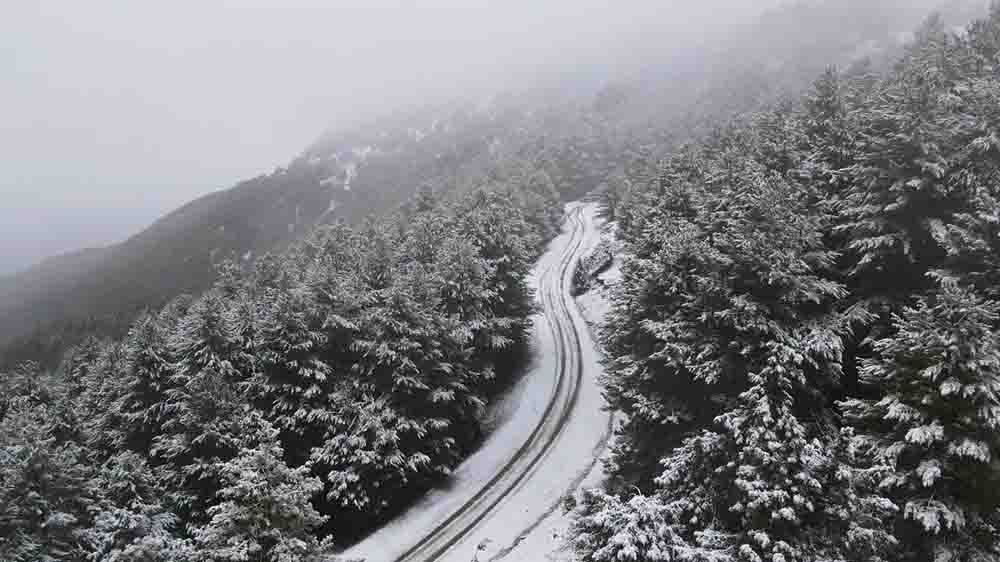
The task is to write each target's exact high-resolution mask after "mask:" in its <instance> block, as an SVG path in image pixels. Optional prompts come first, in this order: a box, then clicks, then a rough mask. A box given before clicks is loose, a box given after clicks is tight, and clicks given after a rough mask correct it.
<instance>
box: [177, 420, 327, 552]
mask: <svg viewBox="0 0 1000 562" xmlns="http://www.w3.org/2000/svg"><path fill="white" fill-rule="evenodd" d="M247 425H248V426H250V427H251V428H252V430H251V431H252V433H253V434H254V435H253V436H252V438H251V439H250V440H248V441H247V442H244V444H243V446H242V447H240V452H239V454H238V455H237V456H236V457H235V458H233V459H232V460H229V461H227V462H225V463H222V464H221V465H220V467H219V469H218V475H219V479H220V484H221V488H220V489H219V491H218V494H217V495H218V499H219V500H220V501H219V503H218V504H216V505H214V506H212V507H211V508H209V510H208V516H209V520H208V522H207V523H206V524H205V525H203V526H201V527H198V528H197V529H195V531H194V540H195V542H196V543H197V547H198V555H197V558H196V559H197V560H204V561H206V562H225V561H232V562H246V561H254V562H326V561H329V560H331V559H332V558H331V556H332V553H333V542H332V539H330V538H329V537H327V538H325V539H322V540H320V539H317V537H316V533H317V532H318V530H319V528H320V527H321V526H322V525H323V524H324V523H325V522H326V517H324V516H322V515H320V514H319V513H318V512H317V511H316V509H315V508H314V507H313V506H312V504H311V503H310V500H311V498H312V496H314V495H315V494H317V493H318V492H319V491H320V490H322V487H323V486H322V483H321V482H320V480H319V479H318V478H312V477H310V476H309V475H308V468H306V467H300V468H297V469H291V468H289V467H288V466H287V465H286V464H285V462H284V461H283V460H282V458H283V456H284V452H283V451H282V449H281V445H280V444H279V443H278V430H277V429H275V428H273V427H271V426H270V424H268V423H267V422H266V421H265V420H263V419H262V418H260V417H253V416H252V419H251V420H248V421H247Z"/></svg>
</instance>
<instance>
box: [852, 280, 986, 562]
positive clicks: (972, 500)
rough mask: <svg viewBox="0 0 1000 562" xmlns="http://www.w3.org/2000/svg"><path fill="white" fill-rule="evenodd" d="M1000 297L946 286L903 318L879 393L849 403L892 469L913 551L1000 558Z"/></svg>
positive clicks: (873, 365) (879, 362)
mask: <svg viewBox="0 0 1000 562" xmlns="http://www.w3.org/2000/svg"><path fill="white" fill-rule="evenodd" d="M998 314H1000V305H998V304H997V303H996V302H989V301H983V300H982V299H981V298H978V297H976V296H975V295H974V294H972V293H970V292H968V291H966V290H962V289H953V288H943V289H942V290H941V291H940V292H939V293H938V294H937V295H936V296H935V297H933V298H923V299H920V300H919V301H918V303H917V305H916V306H915V307H912V308H907V309H905V310H904V311H903V312H902V313H901V314H899V315H896V316H894V318H893V320H894V325H893V327H894V333H893V334H892V335H889V336H886V337H884V338H882V339H879V340H877V341H876V342H875V343H874V349H875V354H874V356H873V357H872V358H870V359H867V360H865V361H864V363H863V366H862V380H863V381H864V382H865V383H867V384H868V385H871V387H872V388H875V389H877V390H878V392H879V394H880V397H879V398H878V399H871V400H864V399H852V400H849V401H847V402H845V403H844V404H843V407H844V410H845V413H846V414H847V416H848V419H849V420H851V421H852V422H853V423H854V424H856V426H857V427H858V432H859V439H860V444H861V446H863V447H864V448H865V449H867V450H868V452H869V454H870V455H871V456H872V457H873V458H874V459H875V460H876V461H878V462H880V463H881V464H883V465H884V466H885V467H887V469H888V471H889V474H888V475H887V476H885V478H884V479H883V480H882V481H881V488H883V489H884V490H885V491H886V493H888V494H890V495H891V496H892V497H894V498H896V501H897V502H898V503H899V505H900V506H901V508H902V516H903V520H904V521H905V522H906V524H905V525H903V526H902V528H901V531H902V534H901V535H900V539H901V540H902V541H903V543H904V545H905V546H906V547H907V549H908V550H909V553H908V557H907V559H911V560H941V561H972V560H990V559H995V558H996V557H998V556H1000V526H998V525H1000V520H998V515H1000V493H998V490H1000V473H998V472H997V459H998V453H1000V439H998V430H1000V337H998V336H997V334H996V332H995V331H994V326H995V325H996V322H997V319H998Z"/></svg>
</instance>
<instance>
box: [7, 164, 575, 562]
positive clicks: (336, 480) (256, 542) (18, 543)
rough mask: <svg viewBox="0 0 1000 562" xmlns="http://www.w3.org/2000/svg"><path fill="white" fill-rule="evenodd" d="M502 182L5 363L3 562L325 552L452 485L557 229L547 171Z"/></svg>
mask: <svg viewBox="0 0 1000 562" xmlns="http://www.w3.org/2000/svg"><path fill="white" fill-rule="evenodd" d="M508 179H509V182H510V183H508V184H507V185H508V186H509V187H494V188H492V189H488V188H484V189H481V190H477V191H475V192H473V193H470V194H468V195H465V196H462V197H460V198H457V199H455V200H454V201H451V202H448V203H445V202H443V201H440V200H439V199H438V198H437V197H436V196H435V195H434V194H433V193H431V192H430V191H424V192H422V193H421V194H420V195H419V196H418V197H416V198H415V199H414V200H413V201H412V202H411V204H409V205H408V206H407V212H406V214H404V215H399V216H397V217H395V218H394V219H391V220H389V219H386V220H375V221H370V222H367V223H366V224H364V225H363V226H360V227H358V228H351V227H349V226H347V225H346V224H343V223H340V224H337V225H333V226H329V227H324V228H322V229H319V230H318V231H316V233H315V234H313V235H312V236H310V237H308V238H307V239H306V240H304V241H302V242H301V243H298V244H296V245H295V246H294V247H293V248H292V249H291V250H290V251H288V252H287V253H284V254H281V255H278V256H271V257H265V258H262V259H260V260H257V261H256V262H254V263H253V264H252V266H244V265H240V264H238V263H236V262H230V263H229V265H228V266H226V267H224V268H223V272H222V274H221V276H220V278H219V280H218V281H217V282H216V283H215V284H214V285H213V287H212V288H211V289H210V290H209V291H207V292H206V293H205V294H204V295H202V296H200V297H197V298H192V297H181V298H179V299H177V300H174V301H173V302H171V303H170V304H168V305H167V306H166V307H165V308H163V309H162V310H160V311H158V312H152V313H148V314H145V315H143V316H142V317H141V318H139V319H138V320H137V321H136V322H135V323H134V324H133V325H132V327H131V328H130V330H129V332H128V334H127V336H125V337H124V338H123V339H120V340H104V339H98V338H91V339H89V340H87V341H85V342H84V343H82V344H81V345H79V346H77V347H76V348H75V349H74V350H73V351H72V352H71V353H70V354H69V355H68V356H67V358H66V360H65V361H64V362H63V364H62V366H61V367H60V369H59V370H57V371H55V372H51V373H46V372H44V371H40V370H38V369H37V368H36V367H35V366H33V365H32V364H30V363H24V364H22V365H21V366H20V367H19V368H18V369H17V370H15V371H14V372H11V373H8V374H7V375H5V376H4V377H3V379H2V381H0V384H2V387H0V397H2V402H0V453H2V455H3V457H2V460H0V467H2V472H0V506H2V507H0V514H2V516H0V559H2V560H11V561H22V560H23V561H28V560H31V561H35V560H92V559H99V560H165V561H166V560H169V561H179V560H213V561H218V560H234V561H236V560H248V559H250V560H321V559H324V558H323V556H325V555H327V554H329V553H330V552H331V551H332V549H333V548H334V546H335V545H336V544H338V543H342V542H343V541H349V540H351V539H352V538H356V537H357V536H358V534H359V533H361V532H364V531H366V530H369V529H370V528H371V527H372V526H373V525H375V524H377V523H378V522H380V521H382V520H383V519H384V518H385V517H386V516H387V515H389V514H392V513H393V511H394V510H395V509H397V508H398V507H400V506H402V505H405V503H406V502H407V501H408V499H409V498H412V497H414V495H415V494H417V493H419V492H421V491H422V490H424V489H425V488H426V487H428V486H429V485H431V484H434V483H435V482H437V481H439V480H440V479H441V478H443V477H445V476H447V474H448V473H449V471H450V470H451V469H452V468H453V467H454V466H455V465H456V464H457V462H458V461H459V460H460V459H461V458H463V456H464V455H465V454H466V453H467V452H468V451H469V450H470V448H471V447H473V446H474V445H475V443H476V442H477V439H478V438H479V433H480V430H479V420H480V415H481V414H482V411H483V408H484V406H485V404H486V402H487V400H488V399H489V398H490V396H491V395H492V393H493V392H494V390H495V389H496V388H497V387H498V386H502V385H503V384H505V379H506V378H507V377H508V376H509V374H510V372H511V368H512V366H513V362H514V361H516V357H517V355H518V349H519V348H520V346H521V345H523V342H524V336H525V330H526V328H527V326H528V316H529V314H530V313H531V312H532V304H531V298H532V295H531V294H530V291H529V289H528V287H527V285H526V275H527V273H528V271H529V269H530V267H531V264H532V262H533V260H534V258H535V256H536V255H537V253H538V250H539V249H540V247H541V242H542V241H543V239H544V237H545V236H548V235H549V234H550V233H551V231H552V229H553V228H555V227H556V226H558V221H559V220H560V216H559V214H558V213H557V212H553V211H554V210H555V209H557V201H556V200H555V199H554V197H555V196H556V192H555V191H554V190H553V189H552V186H551V183H550V182H549V183H545V180H546V178H545V176H544V173H542V172H538V173H536V174H534V175H532V176H529V177H518V178H508ZM540 189H541V190H543V191H539V190H540ZM321 537H322V538H321Z"/></svg>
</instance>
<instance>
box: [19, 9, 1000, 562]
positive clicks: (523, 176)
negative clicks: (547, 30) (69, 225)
mask: <svg viewBox="0 0 1000 562" xmlns="http://www.w3.org/2000/svg"><path fill="white" fill-rule="evenodd" d="M969 3H970V2H952V3H950V4H949V6H950V8H949V10H948V11H946V12H945V14H946V15H945V16H943V17H932V18H930V19H928V20H927V21H926V22H925V23H924V24H923V25H922V26H921V27H920V28H919V30H918V31H917V32H916V33H908V32H907V30H908V29H910V28H911V27H910V26H915V25H918V22H919V20H920V18H921V17H923V16H924V15H925V14H926V13H927V9H928V8H929V7H931V6H932V5H936V4H937V2H936V0H925V1H923V0H922V1H913V2H904V1H902V0H898V1H897V0H884V1H879V2H871V1H869V0H843V1H841V0H822V1H812V0H811V1H803V2H796V3H792V4H791V5H788V6H784V7H783V8H780V9H776V10H774V11H772V12H769V13H768V14H766V15H765V16H764V17H763V19H762V20H761V21H759V22H756V23H754V24H752V25H748V26H746V27H745V28H740V29H737V30H734V31H733V33H732V35H731V37H730V38H729V39H728V41H727V42H725V43H724V44H720V45H718V46H711V47H705V48H704V49H703V51H704V52H702V51H699V54H698V56H693V55H691V56H688V57H687V58H684V57H680V56H678V58H677V60H671V61H669V63H664V64H663V65H662V66H656V67H655V68H650V69H644V70H643V71H642V72H640V73H639V75H637V76H631V75H630V76H615V77H613V78H608V79H606V80H601V81H600V82H601V84H603V86H602V87H599V88H593V89H585V88H583V87H582V86H580V90H581V91H573V90H574V87H576V86H578V84H568V85H563V86H564V89H563V90H559V91H558V92H555V93H553V92H545V93H544V94H543V93H538V92H534V93H521V94H504V95H496V96H494V97H491V98H488V99H484V100H479V101H463V102H454V103H451V104H443V105H438V106H433V107H424V108H420V109H413V110H410V111H404V112H400V113H397V114H394V115H390V116H386V117H384V118H382V119H378V120H374V121H371V122H368V123H365V124H363V125H360V126H357V127H352V128H349V129H338V130H335V131H333V132H330V133H328V134H326V135H323V136H322V137H321V138H320V139H319V140H318V141H317V142H315V143H313V144H312V145H311V146H310V147H309V148H308V149H306V150H305V151H303V152H302V154H300V155H299V156H298V157H296V158H295V159H293V160H292V161H291V162H290V163H289V164H288V166H287V167H282V168H279V169H277V170H275V171H274V172H273V173H270V174H266V175H263V176H261V177H258V178H255V179H252V180H248V181H245V182H242V183H240V184H238V185H237V186H235V187H234V188H232V189H230V190H226V191H221V192H218V193H215V194H212V195H209V196H207V197H205V198H202V199H199V200H196V201H194V202H191V203H190V204H188V205H186V206H184V207H182V208H180V209H178V210H177V211H175V212H173V213H171V214H169V215H167V216H165V217H164V218H162V219H161V220H160V221H158V222H157V223H155V224H154V225H152V226H151V227H150V228H149V229H147V230H146V231H144V232H142V233H139V234H137V235H136V236H134V237H133V238H131V239H129V240H127V241H125V242H123V243H122V244H120V245H117V246H113V247H110V248H103V249H94V250H85V251H82V252H78V253H75V254H71V255H67V256H62V257H58V258H55V259H52V260H48V261H46V262H43V263H42V264H40V265H39V266H37V267H36V268H34V269H32V270H29V271H27V272H24V273H22V274H20V275H18V276H14V277H11V278H8V279H5V280H0V343H2V342H5V341H6V342H8V345H7V346H6V347H5V348H4V351H3V353H2V354H0V560H3V561H7V560H10V561H16V562H28V561H31V562H34V561H38V560H45V561H49V560H51V561H55V560H59V561H70V562H77V561H79V562H83V561H85V560H86V561H107V562H112V561H115V562H118V561H126V560H128V561H143V562H156V561H163V562H167V561H170V562H175V561H176V562H221V561H232V562H237V561H241V562H242V561H265V560H266V561H275V562H279V561H280V562H309V561H312V562H319V561H325V560H331V559H336V556H335V554H334V553H335V552H337V551H338V550H339V549H340V548H341V547H343V546H345V545H348V544H350V543H352V542H353V541H355V540H356V539H358V538H360V537H362V536H363V535H365V534H366V533H368V532H369V531H371V530H372V529H374V528H376V527H378V526H379V525H381V524H383V523H384V522H385V521H387V520H388V519H389V518H391V517H392V516H394V515H395V514H397V513H399V512H400V510H402V509H404V508H405V507H406V506H408V505H410V504H411V502H412V501H413V500H414V499H416V498H417V497H418V496H420V495H422V494H424V493H425V492H426V491H427V490H428V489H430V488H432V487H434V486H436V485H439V484H442V483H444V482H446V481H447V479H448V476H449V474H450V473H451V472H452V471H453V470H454V469H455V468H456V467H457V466H458V465H459V463H460V462H461V461H462V460H463V459H465V458H466V457H467V456H468V455H469V454H470V452H472V451H473V450H475V449H476V447H477V446H478V445H479V444H480V442H481V440H482V439H483V433H484V417H483V415H484V411H485V410H486V408H487V407H488V406H489V405H490V404H491V402H492V401H493V400H494V399H495V398H496V397H497V396H498V394H499V393H500V392H501V391H502V389H504V388H505V387H506V386H507V385H509V384H510V383H511V381H512V379H513V376H514V374H515V373H516V371H517V368H518V361H519V360H520V359H521V357H522V355H523V353H524V352H525V349H526V346H527V343H528V342H527V341H526V339H527V337H526V336H527V333H528V328H529V326H530V318H531V315H532V314H533V312H534V309H533V305H532V298H533V295H532V294H531V291H530V290H529V282H528V276H529V271H530V269H531V267H532V264H533V263H534V261H535V259H536V258H537V257H538V256H539V254H540V252H541V250H542V249H543V248H544V246H545V244H546V242H547V241H549V240H551V239H552V238H553V237H554V236H555V235H556V234H557V233H558V232H559V227H560V223H561V221H562V218H563V217H562V209H563V208H564V204H565V203H566V202H568V201H571V200H575V199H578V198H580V197H582V196H584V195H586V194H600V195H601V196H603V198H604V201H605V202H606V203H607V209H606V210H607V212H608V214H609V216H610V218H611V219H613V220H614V222H615V223H616V224H617V233H618V236H619V238H620V243H621V246H622V247H624V249H625V255H624V259H623V266H622V279H621V281H620V282H619V283H618V284H617V285H616V286H615V287H614V288H613V293H612V294H613V296H614V306H613V309H612V312H611V314H610V316H609V317H608V318H607V323H606V325H605V326H604V328H603V330H602V337H601V339H602V344H603V347H604V351H605V354H606V357H607V358H606V364H605V371H606V372H605V376H604V378H603V380H602V383H603V385H604V390H605V392H606V397H607V399H608V401H609V405H610V407H611V408H612V409H614V410H616V412H617V413H618V414H620V417H619V419H620V420H621V423H620V426H619V427H618V428H617V433H616V435H615V439H614V446H613V450H612V452H611V455H610V460H609V461H608V463H607V466H606V467H605V468H606V472H607V475H608V480H607V483H606V486H605V487H604V488H603V489H600V490H594V491H592V492H589V493H588V495H587V497H586V501H585V502H584V503H583V504H582V505H579V506H577V508H576V510H575V512H574V514H573V517H574V524H573V525H574V528H573V533H572V534H573V546H574V547H575V549H576V554H577V556H578V558H579V559H581V560H584V561H587V562H591V561H593V562H612V561H614V562H619V561H635V562H640V561H673V560H684V561H698V562H707V561H713V562H728V561H746V562H754V561H763V560H767V561H770V562H782V561H783V562H791V561H814V560H815V561H819V560H830V561H848V560H850V561H854V560H857V561H861V560H876V561H878V560H883V561H893V562H895V561H907V562H909V561H914V562H916V561H925V560H935V561H955V562H973V561H977V562H978V561H986V560H1000V550H998V545H1000V477H998V476H1000V472H998V462H1000V461H998V459H997V457H996V455H997V453H1000V440H998V438H997V435H998V430H1000V335H998V334H1000V331H998V330H1000V289H998V287H1000V247H998V246H1000V201H998V198H1000V187H998V186H1000V70H998V69H1000V67H998V66H997V65H998V64H1000V7H997V8H995V9H994V10H993V11H992V12H991V14H990V16H989V17H988V18H986V19H983V20H981V21H978V22H976V23H974V24H972V25H970V26H968V27H956V25H957V23H958V22H960V21H966V19H967V16H968V15H969V14H970V13H972V12H970V10H969V9H968V5H969ZM973 3H974V2H973ZM901 26H903V27H901ZM824 68H828V69H827V70H826V71H825V72H824V70H823V69H824ZM514 89H516V88H514ZM564 90H569V91H570V93H567V92H566V91H564ZM610 247H611V246H606V247H604V249H603V250H602V251H601V253H596V252H595V253H594V254H593V255H592V256H591V257H590V258H589V259H588V260H587V261H585V262H584V263H583V267H581V268H580V271H581V273H580V275H579V276H578V279H576V280H575V283H574V290H576V291H586V290H588V288H590V287H588V282H589V281H590V279H588V278H587V277H588V275H590V276H593V274H595V273H596V272H597V271H599V270H601V269H602V268H604V267H605V266H607V265H608V263H609V262H612V261H614V257H613V256H611V255H606V253H607V254H610V252H611V250H610V249H609V248H610ZM566 263H570V262H569V261H567V262H566ZM63 351H66V353H65V354H63ZM596 454H597V453H595V455H596ZM546 462H558V459H555V460H552V461H548V460H547V461H546ZM588 462H589V459H588ZM577 484H578V483H577ZM574 485H576V484H574ZM567 503H571V502H567ZM477 540H478V539H477ZM511 559H513V558H511Z"/></svg>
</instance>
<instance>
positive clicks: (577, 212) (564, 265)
mask: <svg viewBox="0 0 1000 562" xmlns="http://www.w3.org/2000/svg"><path fill="white" fill-rule="evenodd" d="M581 212H582V208H581V207H577V208H575V209H573V210H572V211H571V212H570V214H569V216H568V217H567V222H569V223H570V224H571V225H572V231H571V241H570V242H569V243H568V244H567V251H566V252H565V253H564V254H563V258H562V260H561V262H560V263H559V268H558V275H559V276H558V278H557V279H556V281H557V283H558V284H557V285H555V286H554V287H553V284H552V283H551V282H547V283H540V287H539V293H540V300H541V301H542V307H543V309H545V310H546V311H547V312H553V314H552V315H551V316H552V322H551V323H550V325H551V328H552V331H553V336H554V338H555V341H556V342H557V345H556V352H557V353H558V354H559V361H558V364H559V373H558V382H557V386H556V391H555V392H554V393H553V396H552V399H551V400H550V401H549V403H548V405H547V406H546V409H545V414H544V415H543V416H542V419H541V420H540V421H539V423H538V424H537V425H536V427H535V428H534V430H533V432H532V434H531V435H530V436H529V438H528V439H527V441H525V443H524V444H523V445H522V446H521V447H520V448H519V449H518V451H517V453H516V454H515V455H514V457H512V458H511V460H510V461H508V462H507V463H506V464H505V465H504V466H503V468H501V469H500V470H499V471H498V472H497V474H496V475H494V477H493V478H492V479H491V480H490V481H489V482H487V484H486V485H485V486H484V487H483V488H481V489H480V490H479V491H478V492H477V493H476V495H475V496H473V497H472V498H470V499H469V501H467V502H466V503H465V504H463V505H462V506H461V507H459V508H458V509H457V510H456V511H455V512H453V513H452V514H451V515H450V516H449V517H448V518H447V519H446V520H445V521H444V522H442V523H441V524H440V525H438V526H437V527H436V528H435V529H434V530H432V531H431V532H430V533H429V534H427V535H425V536H424V537H423V538H422V539H421V540H420V541H418V542H417V543H416V544H415V545H413V546H412V547H410V549H408V550H407V551H406V552H404V553H403V554H402V555H401V556H399V557H398V558H396V559H395V561H394V562H414V561H417V560H420V561H422V562H433V561H435V560H437V559H439V558H441V557H442V556H444V555H445V554H446V553H447V552H448V551H449V550H450V549H451V548H452V547H453V546H454V545H456V544H457V543H458V542H460V541H461V540H462V539H464V538H465V537H466V536H467V535H469V534H470V533H471V532H472V531H474V530H475V528H476V526H477V525H478V524H479V523H480V522H481V521H482V520H483V519H484V518H486V517H487V516H488V515H490V513H491V512H492V510H493V509H494V508H495V507H496V506H497V505H499V504H500V503H501V502H502V501H503V500H504V499H505V498H506V497H507V496H509V495H510V494H511V493H512V492H514V491H515V490H517V488H518V487H519V486H520V485H521V484H522V482H523V481H524V480H525V478H527V477H528V476H529V475H530V474H531V473H532V471H533V470H534V469H535V468H536V467H537V465H538V463H539V462H540V461H541V460H542V459H543V458H544V457H545V456H546V455H547V453H548V452H549V450H550V448H551V446H552V444H553V443H555V441H556V440H557V439H558V438H559V435H560V434H561V433H562V430H563V428H564V427H565V426H566V424H567V422H568V421H569V417H570V415H571V414H572V411H573V407H574V406H575V405H576V402H577V399H578V397H579V391H580V383H581V379H582V375H583V369H582V364H581V362H580V359H581V356H582V347H581V342H580V335H579V333H578V332H577V330H576V326H575V324H574V323H573V320H572V316H571V315H570V313H569V308H568V307H567V305H566V300H565V298H566V297H565V295H567V294H568V293H569V285H570V283H571V282H572V270H571V266H572V265H573V264H574V263H575V259H576V258H577V257H578V256H577V254H578V252H579V251H580V248H581V246H582V245H583V241H584V228H583V221H582V219H581ZM550 275H551V270H547V272H546V275H545V281H549V279H548V278H549V276H550ZM553 303H557V304H558V305H559V307H558V309H557V308H556V307H555V306H553ZM566 322H568V323H569V329H567V328H566V327H565V326H564V324H565V323H566ZM567 334H569V337H567ZM567 340H571V341H570V342H569V345H570V346H571V347H572V355H570V354H568V353H567V349H566V348H567ZM574 363H575V369H573V372H572V373H569V372H568V371H569V370H570V369H568V368H567V365H571V364H574ZM571 368H572V367H571ZM566 385H569V386H571V390H570V392H569V399H568V401H567V402H566V404H565V405H564V407H563V409H562V411H561V412H560V415H559V420H558V422H557V423H556V425H555V427H554V428H552V433H551V435H549V436H548V437H547V438H546V439H545V441H544V442H543V443H540V444H536V443H535V441H536V440H538V439H539V438H540V436H541V434H542V433H543V431H544V430H545V429H546V424H547V422H549V421H550V417H551V416H552V415H553V414H554V413H555V409H556V407H557V406H558V404H559V402H560V401H565V400H566V396H565V393H564V392H562V390H563V388H564V386H566ZM533 446H534V447H533ZM536 447H537V448H536ZM533 448H536V449H535V450H536V451H537V452H536V453H535V455H534V457H532V458H531V460H530V462H529V463H528V465H527V466H525V467H524V468H523V469H521V471H520V472H519V473H518V474H517V475H516V476H515V477H514V480H513V482H511V483H510V484H508V485H507V486H506V488H505V489H503V491H502V493H500V494H499V495H498V496H496V497H495V498H492V501H490V502H489V504H488V505H487V506H485V509H484V508H483V506H482V505H480V504H481V503H482V502H483V501H484V500H486V499H487V496H488V495H489V494H490V493H491V492H493V491H494V488H495V487H496V486H497V485H498V484H500V483H501V481H502V480H503V479H504V478H505V477H507V476H509V475H510V476H513V474H512V471H513V470H514V469H515V468H517V465H518V464H519V462H520V461H522V460H523V459H524V458H525V456H526V455H528V454H529V453H530V452H531V451H532V449H533ZM477 508H478V509H477ZM474 510H475V514H474V515H473V511H474ZM464 517H472V520H471V521H470V522H467V523H466V522H465V521H462V519H463V518H464ZM428 550H431V552H430V553H427V551H428Z"/></svg>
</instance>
